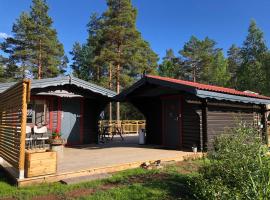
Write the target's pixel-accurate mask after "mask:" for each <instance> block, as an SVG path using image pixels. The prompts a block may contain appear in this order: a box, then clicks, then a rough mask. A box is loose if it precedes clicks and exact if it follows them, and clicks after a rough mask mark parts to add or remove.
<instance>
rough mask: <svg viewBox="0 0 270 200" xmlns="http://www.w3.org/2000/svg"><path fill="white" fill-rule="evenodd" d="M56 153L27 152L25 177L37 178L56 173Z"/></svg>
mask: <svg viewBox="0 0 270 200" xmlns="http://www.w3.org/2000/svg"><path fill="white" fill-rule="evenodd" d="M56 159H57V156H56V152H31V151H29V152H26V153H25V176H26V177H27V178H29V177H35V176H42V175H47V174H55V173H56V169H57V166H56V163H57V160H56Z"/></svg>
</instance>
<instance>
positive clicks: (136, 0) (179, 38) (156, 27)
mask: <svg viewBox="0 0 270 200" xmlns="http://www.w3.org/2000/svg"><path fill="white" fill-rule="evenodd" d="M47 1H48V4H49V6H50V11H49V14H50V16H51V17H52V18H53V20H54V24H53V26H54V27H55V28H56V29H57V32H58V37H59V40H60V41H61V42H62V43H63V44H64V47H65V52H66V54H67V55H68V56H69V58H70V55H69V52H70V51H71V49H72V45H73V44H74V42H75V41H78V42H84V41H85V40H86V37H87V32H86V24H87V22H88V20H89V16H90V14H91V13H92V12H98V13H102V12H103V11H104V10H105V9H106V2H105V0H76V1H75V0H47ZM30 5H31V0H0V37H1V35H2V36H3V35H4V34H3V33H5V34H8V35H11V34H12V33H11V28H12V24H13V23H14V22H15V20H16V18H18V17H19V15H20V13H21V12H22V11H27V10H29V7H30ZM133 5H134V6H135V7H136V8H137V9H138V19H137V28H138V30H139V31H140V32H141V33H142V36H143V38H144V39H145V40H147V41H148V42H149V43H150V44H151V47H152V49H153V50H154V51H155V52H156V53H157V54H158V55H159V57H160V58H162V57H163V56H164V54H165V50H166V49H168V48H172V49H173V50H175V52H176V53H177V52H178V51H179V50H180V49H181V48H182V46H183V44H184V43H185V42H186V41H187V40H188V39H189V38H190V36H191V35H195V36H197V37H199V38H200V39H202V38H204V37H206V36H209V37H210V38H212V39H214V40H215V41H217V43H218V45H217V46H218V47H220V48H223V49H224V51H226V50H227V49H228V48H229V47H230V45H231V44H233V43H235V44H237V45H241V44H242V42H243V40H244V39H245V37H246V35H247V28H248V24H249V22H250V20H251V19H255V21H256V22H257V24H258V26H259V27H260V28H261V29H262V30H263V31H264V33H265V39H266V41H267V44H268V46H269V47H270V44H269V41H270V1H269V0H133ZM0 40H1V39H0Z"/></svg>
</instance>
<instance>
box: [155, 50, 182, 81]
mask: <svg viewBox="0 0 270 200" xmlns="http://www.w3.org/2000/svg"><path fill="white" fill-rule="evenodd" d="M162 60H163V61H162V63H161V64H160V65H159V68H158V73H159V75H161V76H165V77H171V78H177V79H186V77H185V68H184V63H183V61H182V60H181V58H179V57H176V56H175V55H174V52H173V50H172V49H168V50H166V55H165V57H164V58H163V59H162Z"/></svg>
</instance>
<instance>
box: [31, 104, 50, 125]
mask: <svg viewBox="0 0 270 200" xmlns="http://www.w3.org/2000/svg"><path fill="white" fill-rule="evenodd" d="M47 113H48V106H47V104H46V101H45V100H34V101H31V102H30V103H29V104H28V106H27V123H31V124H35V125H37V126H42V125H46V124H47Z"/></svg>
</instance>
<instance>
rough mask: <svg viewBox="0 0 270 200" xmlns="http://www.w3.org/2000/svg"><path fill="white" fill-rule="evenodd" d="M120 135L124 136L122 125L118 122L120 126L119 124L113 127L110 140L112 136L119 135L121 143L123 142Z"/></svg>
mask: <svg viewBox="0 0 270 200" xmlns="http://www.w3.org/2000/svg"><path fill="white" fill-rule="evenodd" d="M122 134H124V129H123V126H122V123H121V122H120V125H119V124H116V125H115V126H114V130H113V131H112V138H111V140H113V138H114V136H115V135H120V137H121V139H122V141H123V140H124V138H123V136H122Z"/></svg>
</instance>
